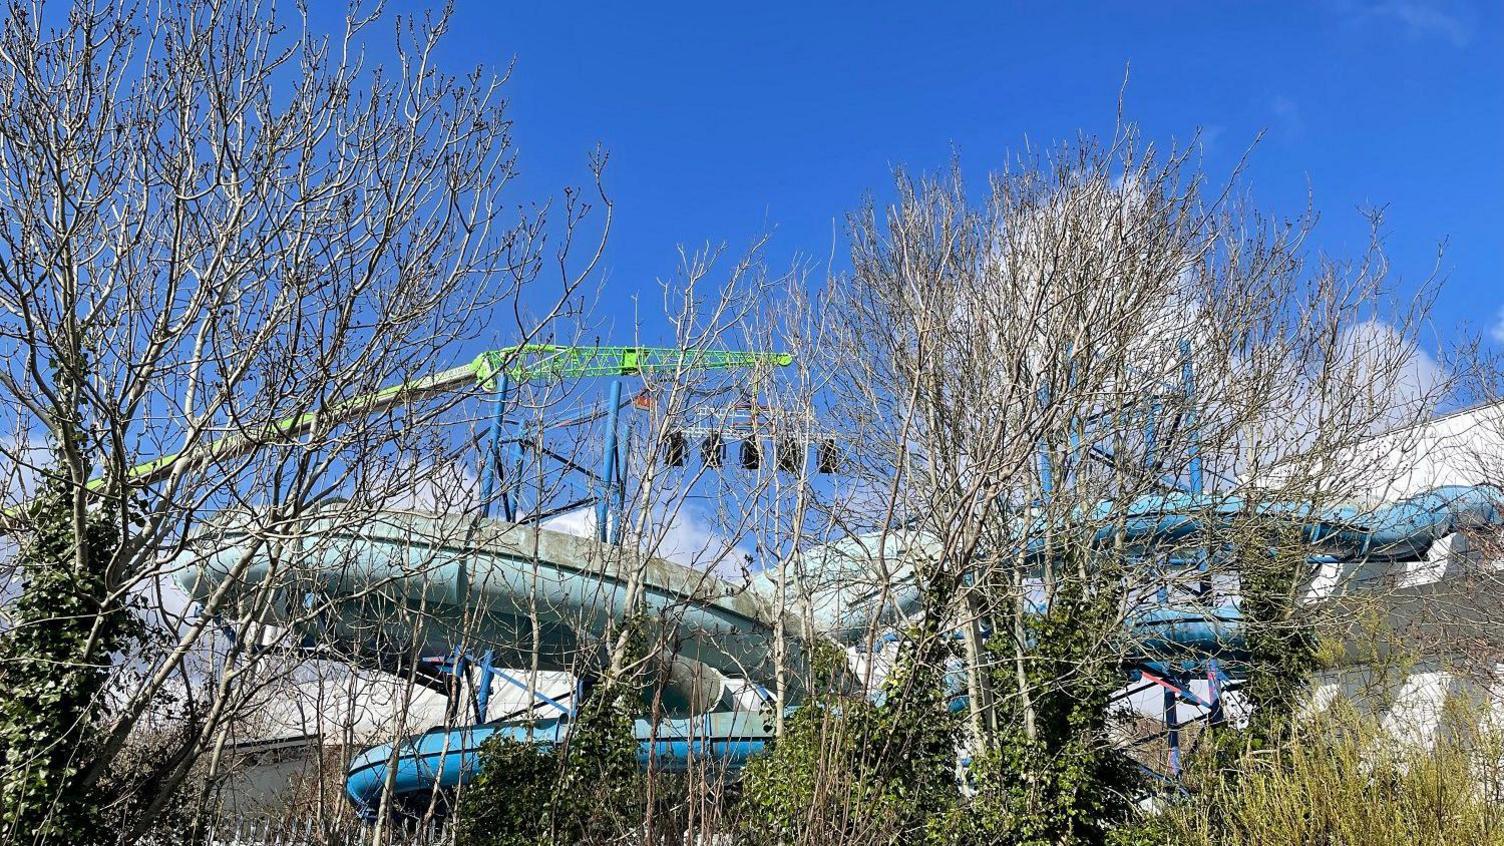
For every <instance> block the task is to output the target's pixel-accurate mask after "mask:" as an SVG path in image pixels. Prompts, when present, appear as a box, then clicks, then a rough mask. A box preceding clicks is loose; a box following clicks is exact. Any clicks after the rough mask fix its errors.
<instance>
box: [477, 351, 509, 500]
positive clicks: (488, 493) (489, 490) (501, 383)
mask: <svg viewBox="0 0 1504 846" xmlns="http://www.w3.org/2000/svg"><path fill="white" fill-rule="evenodd" d="M509 381H510V380H509V379H508V378H507V374H506V373H505V372H503V373H502V374H501V376H500V377H499V380H498V381H497V384H496V408H495V409H494V410H493V411H492V412H491V438H490V443H489V444H488V445H487V447H486V461H485V464H484V465H482V469H481V474H480V514H481V516H482V517H490V516H491V505H492V500H493V499H495V496H496V474H497V470H498V469H499V466H500V464H501V429H502V426H503V425H504V424H505V423H506V414H507V388H508V387H510V386H509V384H508V383H509Z"/></svg>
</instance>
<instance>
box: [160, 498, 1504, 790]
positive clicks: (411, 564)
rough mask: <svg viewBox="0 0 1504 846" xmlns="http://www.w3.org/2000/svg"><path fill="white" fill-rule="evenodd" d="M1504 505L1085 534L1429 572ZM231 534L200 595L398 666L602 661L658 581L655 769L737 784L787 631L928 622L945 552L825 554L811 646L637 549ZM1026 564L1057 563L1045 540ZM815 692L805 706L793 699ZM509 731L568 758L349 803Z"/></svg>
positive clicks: (1298, 508)
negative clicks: (634, 606) (618, 629)
mask: <svg viewBox="0 0 1504 846" xmlns="http://www.w3.org/2000/svg"><path fill="white" fill-rule="evenodd" d="M1501 502H1504V491H1501V490H1499V489H1497V488H1493V487H1445V488H1437V489H1435V490H1432V491H1428V492H1426V493H1424V494H1421V495H1419V496H1415V497H1411V498H1408V499H1405V500H1401V501H1399V502H1395V503H1391V504H1387V505H1384V506H1380V507H1377V508H1367V509H1365V508H1361V507H1358V506H1344V507H1334V508H1325V509H1317V508H1314V507H1312V506H1310V505H1307V504H1301V503H1251V502H1247V501H1244V500H1240V499H1235V498H1229V497H1215V496H1207V495H1198V496H1192V495H1188V494H1166V495H1156V496H1151V497H1144V498H1141V499H1139V500H1135V501H1133V502H1131V503H1126V504H1125V503H1118V504H1116V505H1114V504H1111V503H1107V504H1103V505H1102V506H1101V507H1099V508H1097V509H1095V510H1094V511H1093V512H1092V513H1090V514H1087V515H1075V516H1074V517H1073V519H1072V523H1073V524H1074V525H1077V526H1080V525H1082V523H1083V522H1084V523H1085V524H1086V526H1087V528H1086V529H1085V531H1088V532H1090V533H1091V540H1092V542H1093V543H1096V544H1100V545H1107V544H1110V543H1119V542H1121V543H1125V544H1127V545H1128V546H1129V547H1130V548H1139V549H1145V550H1148V549H1151V548H1153V546H1154V545H1155V544H1165V543H1171V542H1183V541H1186V540H1187V539H1194V538H1195V537H1197V536H1199V535H1203V534H1205V533H1208V532H1214V530H1215V529H1217V528H1219V527H1228V526H1232V525H1235V524H1236V523H1237V521H1240V520H1247V519H1249V518H1258V519H1261V520H1265V521H1273V522H1276V523H1278V524H1281V525H1284V526H1286V527H1289V526H1295V527H1298V528H1299V529H1300V531H1301V533H1302V535H1303V537H1304V538H1305V540H1306V541H1307V542H1308V543H1310V544H1311V545H1312V547H1313V561H1321V562H1343V561H1356V560H1375V559H1377V560H1389V561H1404V560H1416V559H1419V558H1423V557H1424V556H1425V554H1426V552H1427V551H1428V550H1429V548H1430V546H1431V544H1433V543H1434V542H1435V541H1437V540H1439V539H1440V538H1442V537H1445V536H1446V535H1448V534H1451V533H1452V532H1454V531H1457V530H1458V529H1463V528H1469V527H1477V526H1484V525H1497V524H1499V523H1500V522H1501V519H1500V513H1499V511H1498V510H1497V504H1499V503H1501ZM1037 519H1038V518H1021V521H1022V520H1030V521H1034V522H1031V523H1029V524H1027V525H1026V524H1024V523H1022V522H1021V524H1020V537H1037V536H1039V534H1041V533H1040V532H1038V531H1037V530H1038V529H1039V528H1041V527H1040V526H1038V525H1036V523H1037ZM1093 520H1095V521H1096V523H1097V528H1092V522H1091V521H1093ZM1025 530H1027V531H1025ZM1078 530H1079V529H1078ZM213 531H214V532H215V533H216V543H218V544H220V546H218V547H216V548H218V549H221V550H222V551H220V552H217V553H215V554H213V555H211V556H209V557H207V558H204V559H201V560H195V561H193V562H191V563H187V564H185V567H184V569H183V570H182V571H181V573H180V575H179V581H180V583H181V584H182V585H183V586H184V588H185V589H186V590H188V592H189V593H190V595H191V596H193V598H194V599H196V600H199V601H203V600H206V599H207V598H208V597H210V596H211V595H213V594H214V593H215V592H216V591H218V590H220V589H221V588H223V589H224V590H225V598H226V599H228V600H229V601H230V602H231V603H232V604H233V603H234V602H236V601H238V600H246V601H249V600H250V598H251V597H252V596H254V595H255V594H256V593H257V592H259V591H260V590H262V589H269V590H270V591H271V593H272V596H273V602H272V603H271V608H270V619H268V621H267V622H269V623H272V624H274V625H281V626H289V627H293V628H294V629H295V631H294V634H295V635H296V636H298V637H300V638H302V639H305V640H309V641H317V642H319V643H321V644H325V645H333V646H335V647H336V648H337V649H338V650H339V651H340V652H341V653H342V654H346V655H349V656H351V660H352V661H359V662H362V663H368V664H370V665H371V666H379V667H385V668H390V667H392V666H394V663H395V662H399V661H401V660H411V657H412V656H416V657H418V658H419V659H420V660H423V659H427V660H442V659H443V658H445V657H446V656H450V655H452V654H453V653H454V650H455V647H456V646H457V645H461V644H463V645H464V646H465V648H466V650H467V651H469V652H478V651H480V650H489V651H491V653H492V655H493V657H494V660H495V663H496V665H497V666H500V667H527V666H533V661H534V655H533V652H534V646H535V645H536V650H537V659H536V660H537V666H538V667H539V668H540V669H543V670H570V669H571V668H575V667H579V666H582V664H583V665H590V664H592V663H594V664H595V665H597V666H598V665H599V664H598V662H599V661H600V660H601V659H602V658H603V657H604V655H603V651H602V650H603V649H604V646H603V644H602V638H601V636H602V634H603V633H604V632H605V631H606V630H607V628H608V626H609V624H610V622H611V621H613V620H618V619H621V618H622V617H623V616H624V615H625V614H626V611H627V593H628V584H629V582H630V581H631V579H632V574H633V573H635V572H638V571H640V572H641V573H642V575H643V578H644V581H643V584H642V588H643V594H642V595H643V600H644V603H645V606H646V609H647V615H646V619H647V624H648V625H649V627H650V631H649V632H648V634H649V635H650V636H658V635H661V636H663V637H664V638H666V640H667V642H672V643H675V644H677V645H678V650H679V651H678V654H677V655H676V656H675V657H674V658H673V659H672V661H671V663H669V664H668V665H667V666H665V667H664V668H663V670H664V672H663V675H664V676H665V678H666V679H667V681H666V682H665V684H664V689H663V691H662V696H663V704H664V706H665V708H664V710H665V711H666V712H667V713H668V715H669V717H668V719H665V720H660V721H659V722H658V723H657V724H649V723H648V722H647V721H645V720H639V721H638V723H637V726H636V732H637V736H638V739H639V741H640V745H641V752H640V758H641V760H642V761H643V762H644V764H645V765H646V764H647V763H648V762H649V761H652V762H654V765H655V766H656V767H658V768H660V769H664V770H674V769H684V768H687V767H690V766H693V765H695V764H696V763H697V762H701V763H710V764H715V765H717V766H723V767H727V768H730V769H735V768H737V767H739V766H740V765H741V764H742V763H743V762H744V761H745V760H746V759H747V758H748V757H749V756H750V755H752V754H755V753H756V752H757V751H758V750H759V749H761V748H762V746H763V744H764V743H765V742H766V739H767V732H766V729H765V727H764V726H763V718H762V717H761V716H760V715H758V714H756V713H751V712H747V711H734V710H732V709H731V708H730V707H729V703H728V702H726V700H725V699H724V690H725V688H726V685H725V682H726V680H728V679H741V680H746V681H747V682H750V683H752V684H754V685H758V686H761V687H771V686H772V685H773V639H774V635H773V633H774V631H775V628H776V627H777V626H778V625H779V624H780V623H781V624H782V626H783V627H784V630H785V632H787V633H788V635H789V652H788V661H789V667H790V669H791V670H792V672H791V673H790V674H789V676H790V678H796V677H800V676H802V675H803V674H802V673H801V672H799V671H800V670H801V669H802V664H803V661H804V656H805V653H804V647H805V645H806V644H809V643H811V642H812V641H814V640H815V639H817V638H825V639H829V640H832V641H835V642H837V643H848V644H849V643H854V642H857V641H859V640H860V639H861V638H862V636H863V635H864V634H865V633H866V632H868V631H870V630H871V627H872V626H873V625H874V623H875V624H876V625H877V626H878V627H882V626H884V625H887V624H889V623H893V622H896V621H898V620H899V619H901V618H902V617H904V616H906V615H908V614H911V613H913V612H914V611H915V610H917V606H918V598H919V594H918V590H917V588H916V587H915V585H914V582H913V577H912V562H913V561H915V560H919V559H920V558H921V557H922V556H927V555H934V554H935V546H936V545H935V543H934V542H933V540H932V539H928V538H926V537H924V536H923V535H921V534H918V533H907V534H906V533H903V532H896V533H890V534H888V535H887V536H885V537H881V538H879V537H863V538H851V539H848V540H845V541H842V542H839V543H835V544H831V545H829V546H826V547H822V548H821V549H819V550H815V551H813V552H812V553H810V554H808V555H807V556H806V557H805V558H804V560H803V561H802V562H801V566H799V567H797V568H793V569H795V570H797V571H798V572H799V573H800V577H799V578H793V579H791V581H790V583H789V584H788V585H787V586H786V587H787V589H788V590H789V591H790V592H791V593H792V595H795V596H799V597H801V598H804V599H807V601H808V602H809V604H810V606H811V608H812V609H813V614H812V617H813V619H814V626H813V629H814V630H813V631H811V630H806V628H805V624H804V623H803V622H802V620H801V618H800V617H799V616H796V615H792V614H785V615H783V616H782V617H781V618H780V615H779V613H778V609H777V606H776V604H775V603H774V602H773V601H772V596H773V595H774V594H773V591H772V584H771V581H770V580H769V579H768V577H761V578H759V579H757V580H754V583H753V584H752V585H751V586H750V588H740V589H739V588H736V587H733V586H731V585H729V584H727V583H725V582H723V581H722V580H720V579H718V578H716V577H715V576H714V575H712V574H708V573H704V572H699V571H696V570H692V569H689V568H685V567H681V566H679V565H676V564H673V563H671V562H668V561H664V560H661V559H656V558H645V557H642V556H639V555H638V554H637V553H635V552H633V551H631V550H628V549H624V548H622V547H619V546H614V545H610V544H605V543H600V542H597V541H595V540H590V539H585V538H579V537H575V536H572V535H567V534H562V533H559V532H553V531H549V530H546V529H539V528H534V527H528V526H516V525H511V524H507V523H504V522H500V521H495V520H489V519H479V518H474V517H460V516H432V515H421V514H412V513H401V512H391V513H386V514H384V515H382V516H381V517H380V518H379V519H377V520H374V521H371V522H368V523H365V524H363V525H360V526H358V527H356V526H348V525H343V524H340V523H337V522H335V521H332V520H331V521H328V522H327V523H326V524H321V523H320V522H319V521H318V520H317V519H315V520H314V521H313V522H312V524H311V525H310V526H309V533H308V534H309V537H310V538H313V539H314V542H312V543H308V544H305V548H304V549H303V550H302V551H300V553H299V556H298V565H297V566H296V567H295V568H293V567H287V566H281V565H279V563H278V561H277V558H276V557H275V556H274V555H272V554H271V553H270V552H268V551H267V550H265V549H255V548H254V547H252V546H249V545H248V546H246V547H245V548H241V547H239V546H237V545H236V543H235V542H236V541H237V540H238V539H244V540H245V541H247V542H248V543H249V541H250V539H251V533H250V532H248V531H245V530H244V529H240V528H237V524H236V519H235V517H234V516H233V515H230V516H227V517H226V518H224V519H222V520H221V521H220V522H219V525H217V526H216V527H214V530H213ZM1057 536H1058V535H1057ZM227 540H228V541H229V542H228V543H226V541H227ZM1025 551H1026V552H1027V554H1028V555H1030V556H1042V555H1044V554H1046V553H1045V550H1044V549H1043V547H1042V546H1040V545H1037V544H1035V543H1030V544H1029V545H1028V546H1027V547H1025ZM248 552H249V553H250V554H249V555H248V554H247V553H248ZM875 584H879V585H883V586H884V587H883V588H882V589H876V588H874V585H875ZM320 600H324V601H327V602H328V608H329V611H328V613H325V614H321V615H320V616H319V617H318V618H317V619H309V618H308V617H307V615H306V613H305V612H304V611H303V609H304V608H306V607H311V606H313V605H315V604H317V603H318V602H319V601H320ZM534 619H536V620H537V633H538V635H537V638H536V641H535V638H534V634H533V631H534V629H533V625H532V621H533V620H534ZM1125 635H1126V637H1127V638H1128V642H1129V649H1128V652H1129V654H1130V655H1131V656H1132V657H1133V659H1134V660H1135V661H1138V662H1141V663H1145V662H1154V661H1159V660H1163V659H1164V658H1166V657H1170V656H1177V655H1197V656H1201V657H1207V658H1218V659H1222V660H1226V661H1228V662H1231V663H1235V662H1236V661H1237V660H1238V658H1239V657H1240V656H1241V653H1242V637H1241V627H1240V618H1239V616H1238V612H1237V609H1236V607H1235V606H1233V605H1230V604H1228V605H1223V606H1220V607H1217V608H1212V609H1205V608H1184V607H1178V606H1174V605H1164V606H1159V607H1151V608H1149V609H1148V610H1146V611H1144V612H1142V613H1140V614H1138V615H1135V616H1134V617H1132V618H1131V619H1130V620H1129V621H1128V626H1127V631H1126V632H1125ZM801 696H802V691H799V690H797V689H796V690H791V691H789V702H790V704H792V705H797V703H798V701H799V699H800V698H801ZM496 732H503V733H506V734H508V735H510V736H513V737H516V738H518V739H529V740H531V741H533V742H539V743H556V742H558V741H559V740H560V739H562V738H563V736H564V733H565V732H567V723H565V722H561V721H558V720H546V721H543V722H534V723H532V724H531V725H530V726H529V725H523V724H518V723H512V724H508V723H488V724H482V725H475V726H469V727H463V728H458V729H452V730H442V729H440V730H434V731H431V732H428V733H425V734H423V735H419V736H416V737H411V738H407V739H405V740H402V741H400V742H399V743H396V744H388V745H383V746H377V747H374V748H372V749H369V750H367V751H366V752H365V753H363V754H362V755H360V756H358V757H357V758H356V759H355V761H354V762H353V763H352V765H351V769H350V773H349V778H348V780H347V792H348V794H349V796H350V799H351V800H352V802H354V804H355V805H356V807H357V809H358V810H359V811H360V812H361V813H362V814H364V815H367V816H369V815H371V814H373V813H374V812H375V811H376V809H377V808H378V807H379V804H380V799H381V796H382V795H383V792H384V791H385V790H386V789H387V788H388V786H389V787H390V789H391V792H392V797H393V801H394V802H395V804H396V805H397V806H398V807H401V806H404V805H407V806H413V805H419V806H421V805H426V803H427V802H428V801H429V798H430V797H431V795H432V794H433V791H434V789H435V787H437V788H440V789H444V788H449V787H452V786H455V785H457V784H459V783H460V782H461V781H462V780H463V779H464V778H465V777H466V775H467V774H469V773H473V772H474V770H475V767H476V761H477V749H478V747H479V745H480V743H481V742H483V741H484V740H485V739H486V738H487V737H490V736H491V735H492V734H494V733H496Z"/></svg>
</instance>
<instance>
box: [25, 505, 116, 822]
mask: <svg viewBox="0 0 1504 846" xmlns="http://www.w3.org/2000/svg"><path fill="white" fill-rule="evenodd" d="M29 516H30V521H29V523H28V530H27V533H26V535H25V536H24V540H23V543H22V545H21V548H20V552H19V555H18V557H17V563H18V565H19V569H20V572H21V573H22V578H23V583H22V589H21V595H20V597H19V598H18V600H17V601H16V603H15V604H14V606H13V608H12V609H11V614H12V620H13V623H12V626H11V628H10V629H9V630H7V631H6V632H5V634H4V636H3V638H0V691H4V694H3V696H0V827H3V829H4V830H6V831H9V832H25V833H26V836H27V837H29V838H34V839H36V840H38V841H52V842H60V843H63V842H66V843H92V842H109V841H111V840H112V839H113V838H112V837H111V836H110V834H109V832H108V831H107V826H106V824H105V820H104V818H103V811H102V808H103V807H104V806H105V804H106V803H105V802H104V801H103V798H104V797H102V796H101V795H100V793H99V792H98V791H94V790H90V789H88V788H86V787H85V786H84V785H83V784H82V783H81V781H80V780H81V779H82V778H84V777H85V775H86V774H87V772H88V770H89V768H90V766H91V765H92V764H93V763H94V757H95V756H94V752H95V746H96V743H97V740H98V738H97V733H98V725H99V723H100V720H101V717H102V716H103V715H104V714H105V713H106V703H105V697H104V692H105V685H106V683H107V682H108V680H109V677H110V671H111V667H112V665H113V662H114V659H115V655H116V654H117V653H118V652H119V651H120V650H122V649H124V648H126V646H127V645H128V644H129V643H130V642H131V641H132V640H133V639H135V638H137V637H139V636H140V634H141V631H140V625H139V622H138V621H137V619H136V618H135V617H134V616H133V615H132V614H131V613H130V610H129V608H127V606H126V605H125V601H124V600H123V599H122V598H121V597H119V596H118V595H114V593H113V591H112V589H111V588H112V586H111V583H110V581H109V580H108V579H107V578H106V572H107V568H108V565H109V564H110V562H111V561H112V559H113V557H114V554H115V551H116V549H117V547H118V545H119V542H120V522H119V521H118V520H112V519H111V517H112V512H111V511H110V510H109V509H97V510H92V511H91V512H90V513H89V515H88V517H87V520H86V524H85V529H84V533H83V537H81V538H78V537H75V531H74V518H73V497H72V488H71V486H70V485H69V484H67V483H66V482H64V481H61V480H59V479H57V478H53V479H50V480H49V481H48V482H47V483H46V486H45V489H44V490H43V491H42V493H41V494H40V495H39V496H38V497H37V499H36V500H35V501H34V502H33V503H32V506H31V512H30V515H29Z"/></svg>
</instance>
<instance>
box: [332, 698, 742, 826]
mask: <svg viewBox="0 0 1504 846" xmlns="http://www.w3.org/2000/svg"><path fill="white" fill-rule="evenodd" d="M568 731H569V726H568V724H567V723H564V722H562V721H560V720H540V721H535V722H533V723H530V724H523V723H500V724H495V723H493V724H487V725H478V726H469V727H466V728H460V729H455V730H452V731H447V730H444V729H435V730H432V731H428V732H425V733H423V734H420V735H417V736H415V737H409V738H407V739H405V740H403V741H401V742H399V743H397V744H384V745H381V746H374V747H372V748H370V749H367V750H366V751H365V752H362V753H361V754H360V755H358V756H356V758H355V759H354V760H353V761H351V762H350V769H349V773H348V775H347V776H346V779H345V793H346V795H347V796H348V797H349V798H350V801H351V803H353V804H354V805H355V809H356V812H357V813H358V814H359V815H360V816H361V818H362V819H367V820H370V819H374V818H375V816H376V814H377V813H379V811H380V808H381V797H382V794H383V792H384V791H385V790H386V788H387V778H388V773H389V772H391V773H392V774H391V797H392V803H393V805H394V806H395V807H397V808H398V809H400V810H406V811H409V812H421V811H422V810H423V808H425V807H427V805H428V803H429V802H430V801H432V800H433V798H434V793H435V790H439V791H447V790H450V789H453V788H455V787H457V786H459V785H460V784H463V783H464V782H465V781H466V780H467V779H469V778H470V777H472V776H473V775H474V774H475V772H476V771H477V770H478V769H479V766H480V747H481V744H483V743H485V742H486V741H487V740H489V739H490V738H491V737H492V736H494V735H496V734H498V733H499V734H502V735H505V736H507V737H510V738H512V739H513V740H516V741H518V742H520V743H535V744H538V745H540V746H543V747H552V746H554V745H555V744H557V743H559V742H561V741H563V740H564V739H565V737H566V736H567V734H568ZM634 732H635V734H636V736H637V741H638V752H637V761H638V764H639V765H640V766H641V767H643V768H644V769H646V768H648V767H650V766H651V767H652V768H653V769H655V770H657V771H659V772H685V771H688V770H689V769H691V768H692V767H695V766H697V765H698V766H713V767H721V768H724V769H726V770H728V771H735V770H738V769H740V768H741V767H742V765H743V764H745V763H746V762H747V759H749V758H751V757H752V756H753V755H755V754H757V753H758V752H760V751H762V749H763V746H764V745H765V744H766V743H767V741H768V738H769V737H770V736H771V734H772V733H771V732H770V731H769V730H768V728H767V725H766V723H765V721H764V717H763V716H762V715H761V714H756V713H751V712H746V711H742V712H736V713H712V714H705V715H702V716H699V717H693V718H690V719H683V720H663V721H660V722H659V723H658V725H657V726H656V729H655V727H654V726H652V725H651V724H649V723H648V721H646V720H638V721H637V724H636V727H635V729H634ZM394 759H395V761H396V768H395V771H394V772H393V771H392V770H391V769H389V766H390V764H391V763H392V761H393V760H394Z"/></svg>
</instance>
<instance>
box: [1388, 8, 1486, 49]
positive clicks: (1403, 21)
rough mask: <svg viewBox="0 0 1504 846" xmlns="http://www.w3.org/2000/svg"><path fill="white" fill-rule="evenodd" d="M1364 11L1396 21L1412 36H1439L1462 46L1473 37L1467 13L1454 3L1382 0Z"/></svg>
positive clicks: (1453, 44)
mask: <svg viewBox="0 0 1504 846" xmlns="http://www.w3.org/2000/svg"><path fill="white" fill-rule="evenodd" d="M1364 12H1365V14H1367V15H1369V16H1372V17H1374V18H1380V19H1384V20H1389V21H1393V22H1395V23H1398V24H1399V25H1400V26H1401V27H1403V28H1404V29H1405V31H1406V32H1407V33H1408V34H1410V35H1411V36H1413V37H1417V38H1431V37H1435V38H1442V39H1444V40H1446V41H1448V42H1450V43H1451V44H1452V46H1453V47H1466V46H1467V45H1468V43H1469V42H1471V41H1472V40H1473V22H1472V20H1471V17H1470V16H1469V15H1467V14H1466V13H1464V12H1463V11H1461V10H1460V9H1459V8H1458V7H1457V6H1455V5H1453V4H1450V3H1446V2H1439V0H1385V2H1383V3H1378V4H1375V5H1373V6H1369V7H1367V8H1366V9H1365V10H1364Z"/></svg>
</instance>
